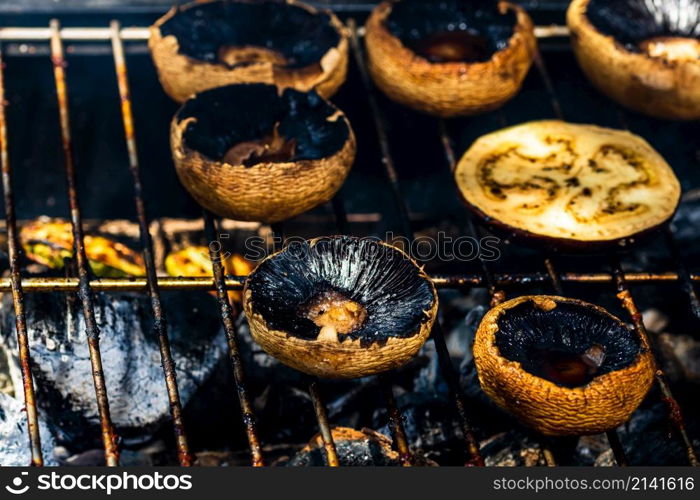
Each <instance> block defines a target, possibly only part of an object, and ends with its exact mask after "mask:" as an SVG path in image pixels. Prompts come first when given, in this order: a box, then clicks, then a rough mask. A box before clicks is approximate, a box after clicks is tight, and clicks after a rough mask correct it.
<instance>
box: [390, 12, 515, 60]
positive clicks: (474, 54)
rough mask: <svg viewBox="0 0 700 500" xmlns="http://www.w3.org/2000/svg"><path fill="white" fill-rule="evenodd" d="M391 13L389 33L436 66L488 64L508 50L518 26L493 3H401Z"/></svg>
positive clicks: (509, 13)
mask: <svg viewBox="0 0 700 500" xmlns="http://www.w3.org/2000/svg"><path fill="white" fill-rule="evenodd" d="M391 9H392V10H391V13H390V14H389V17H388V19H387V21H386V26H387V29H388V30H389V32H390V33H391V34H392V35H393V36H394V37H396V38H398V39H399V40H401V42H402V43H403V44H404V45H405V46H406V47H408V48H409V49H410V50H411V51H413V52H414V53H416V54H417V55H419V56H421V57H423V58H425V59H427V60H428V61H430V62H433V63H446V62H465V63H475V62H486V61H488V60H490V59H491V58H492V57H493V55H494V54H495V53H496V52H498V51H499V50H503V49H505V48H506V47H507V46H508V42H509V40H510V38H511V37H512V36H513V33H514V30H515V26H516V24H517V16H516V15H515V13H514V12H513V11H512V10H503V9H501V8H500V7H499V2H496V1H493V0H472V1H469V2H465V1H461V0H441V1H435V2H433V1H431V2H426V1H425V0H401V1H400V2H397V3H395V4H393V5H392V7H391Z"/></svg>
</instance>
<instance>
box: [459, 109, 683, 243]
mask: <svg viewBox="0 0 700 500" xmlns="http://www.w3.org/2000/svg"><path fill="white" fill-rule="evenodd" d="M455 179H456V182H457V186H458V188H459V190H460V193H461V195H462V197H463V199H464V200H465V202H466V204H467V206H468V207H469V208H470V209H472V210H473V211H474V212H475V213H476V214H477V215H478V216H480V217H481V218H482V219H483V220H484V221H485V222H487V223H488V224H490V225H491V226H493V227H496V228H500V229H502V230H505V231H506V232H507V233H509V234H512V235H515V236H524V237H527V238H529V239H531V240H539V241H542V242H545V243H547V244H551V245H552V246H558V247H567V248H569V249H572V248H587V249H589V248H591V247H594V246H608V245H610V244H626V243H630V242H632V241H633V240H634V239H635V238H636V237H638V236H640V235H641V234H643V233H646V232H649V231H651V230H653V229H655V228H658V227H659V226H662V225H664V224H665V223H666V222H668V220H669V219H670V218H671V217H672V216H673V214H674V213H675V211H676V208H677V206H678V203H679V200H680V194H681V188H680V183H679V182H678V179H676V176H675V175H674V173H673V170H671V168H670V167H669V165H668V164H667V163H666V161H665V160H664V159H663V158H662V157H661V156H660V155H659V154H658V153H657V152H656V151H655V150H654V149H653V148H652V147H651V146H650V145H649V144H648V143H647V142H646V141H645V140H644V139H642V138H640V137H637V136H635V135H633V134H630V133H628V132H623V131H619V130H612V129H605V128H600V127H595V126H592V125H574V124H570V123H564V122H560V121H540V122H530V123H526V124H523V125H518V126H515V127H511V128H507V129H504V130H500V131H498V132H494V133H492V134H488V135H485V136H483V137H481V138H479V139H478V140H477V141H476V142H475V143H474V144H473V145H472V147H471V148H470V149H469V150H468V151H467V152H466V153H465V154H464V156H463V157H462V159H461V161H460V162H459V164H458V166H457V169H456V171H455Z"/></svg>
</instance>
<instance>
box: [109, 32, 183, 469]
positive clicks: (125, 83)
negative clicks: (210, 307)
mask: <svg viewBox="0 0 700 500" xmlns="http://www.w3.org/2000/svg"><path fill="white" fill-rule="evenodd" d="M111 29H112V52H113V54H114V66H115V70H116V73H117V84H118V86H119V97H120V99H121V110H122V120H123V122H124V136H125V137H126V148H127V150H128V152H129V170H130V171H131V176H132V179H133V183H134V199H135V202H136V213H137V214H138V220H139V235H140V237H141V248H142V252H143V260H144V262H145V264H146V275H147V278H146V282H147V284H148V294H149V295H150V298H151V308H152V309H153V316H154V317H155V324H154V327H153V329H154V330H155V334H156V336H157V337H158V344H159V347H160V355H161V362H162V364H163V374H164V375H165V385H166V389H167V391H168V399H169V402H170V411H171V414H172V417H173V426H174V427H175V440H176V442H177V450H178V458H179V461H180V465H182V466H185V467H187V466H190V465H192V455H191V454H190V450H189V446H188V444H187V435H186V434H185V423H184V422H183V420H182V403H181V402H180V393H179V391H178V387H177V375H176V374H175V363H174V362H173V356H172V353H171V352H170V340H169V339H168V327H167V319H166V318H165V314H164V313H163V307H162V305H161V300H160V290H159V289H158V278H157V277H156V262H155V258H154V257H153V241H152V240H151V233H150V232H149V230H148V217H147V215H146V207H145V204H144V202H143V185H142V183H141V168H140V166H139V158H138V152H137V150H136V140H135V139H134V117H133V114H132V112H131V92H130V91H129V75H128V73H127V68H126V59H125V58H124V46H123V44H122V40H121V38H120V37H121V33H120V30H119V23H118V22H117V21H112V24H111Z"/></svg>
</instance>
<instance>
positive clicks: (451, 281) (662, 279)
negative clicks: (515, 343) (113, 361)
mask: <svg viewBox="0 0 700 500" xmlns="http://www.w3.org/2000/svg"><path fill="white" fill-rule="evenodd" d="M624 276H625V280H626V281H627V282H628V283H634V284H638V285H658V284H663V283H677V282H678V281H679V279H680V278H679V277H678V273H676V272H659V273H649V272H627V273H624ZM431 279H432V281H433V283H435V286H436V287H437V288H439V289H459V288H470V287H483V288H491V287H494V286H517V285H521V286H529V285H534V284H538V283H546V282H548V281H549V280H550V279H551V278H550V277H549V276H548V275H547V274H546V273H541V272H534V273H515V274H511V273H494V275H493V280H494V283H492V284H489V283H488V280H487V279H486V278H485V277H484V276H483V275H482V274H481V273H480V274H457V275H434V276H431ZM559 279H560V280H561V281H562V282H563V283H579V284H589V285H601V284H607V283H613V282H614V279H613V275H612V274H611V273H605V272H600V273H573V272H565V273H561V274H560V275H559ZM690 279H691V280H692V282H693V283H697V282H700V274H691V275H690ZM244 282H245V276H226V277H225V278H224V283H225V285H226V288H228V289H231V290H241V289H243V283H244ZM21 285H22V289H23V291H24V292H25V293H45V292H77V291H78V288H79V280H78V278H38V277H31V278H29V277H28V278H22V281H21ZM90 288H91V289H92V290H94V291H96V292H116V291H125V292H148V280H147V279H146V278H100V279H93V280H90ZM158 288H159V289H160V290H209V291H211V290H215V289H216V287H215V285H214V284H213V283H212V280H211V279H210V278H208V277H166V276H159V277H158ZM11 291H12V279H11V278H0V292H11Z"/></svg>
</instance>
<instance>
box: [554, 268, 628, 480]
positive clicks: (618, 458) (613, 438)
mask: <svg viewBox="0 0 700 500" xmlns="http://www.w3.org/2000/svg"><path fill="white" fill-rule="evenodd" d="M544 265H545V267H546V268H547V274H548V275H549V277H550V279H551V281H552V288H554V291H555V293H556V294H557V295H559V296H564V286H563V285H562V283H561V280H560V279H559V273H558V272H557V270H556V268H555V267H554V259H553V258H552V257H549V256H547V257H545V259H544ZM605 435H606V437H607V438H608V443H609V444H610V449H612V452H613V456H614V457H615V462H616V463H617V465H619V466H620V467H624V466H626V465H627V464H628V462H627V456H626V455H625V449H624V447H623V446H622V442H621V441H620V436H619V434H618V433H617V429H610V430H608V431H606V432H605Z"/></svg>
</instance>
